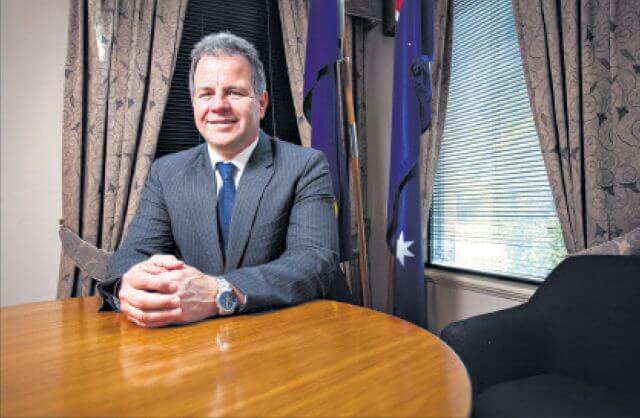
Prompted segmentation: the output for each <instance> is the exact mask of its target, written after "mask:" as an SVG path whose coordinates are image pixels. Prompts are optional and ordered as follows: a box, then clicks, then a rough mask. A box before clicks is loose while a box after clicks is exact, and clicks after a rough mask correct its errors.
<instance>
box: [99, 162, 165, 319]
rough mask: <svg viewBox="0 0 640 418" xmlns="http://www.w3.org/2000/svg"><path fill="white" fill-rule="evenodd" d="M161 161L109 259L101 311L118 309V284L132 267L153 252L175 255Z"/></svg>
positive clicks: (156, 166)
mask: <svg viewBox="0 0 640 418" xmlns="http://www.w3.org/2000/svg"><path fill="white" fill-rule="evenodd" d="M158 170H159V167H158V162H156V163H154V164H153V165H152V167H151V171H150V172H149V176H148V178H147V181H146V182H145V186H144V189H143V191H142V195H141V197H140V205H139V206H138V211H137V213H136V215H135V217H134V219H133V221H132V222H131V224H130V225H129V229H128V231H127V235H126V236H125V239H124V241H123V243H122V245H121V246H120V248H119V249H118V250H117V251H116V252H115V254H114V255H113V256H112V257H111V260H110V261H109V265H108V267H107V279H106V280H105V281H104V282H102V283H100V284H99V285H98V292H99V293H100V295H101V296H102V297H103V305H102V307H101V308H100V309H101V310H118V309H119V301H118V299H117V294H116V291H117V286H118V284H119V282H120V278H121V277H122V275H123V274H124V273H126V272H127V271H128V270H129V269H130V268H131V267H132V266H134V265H135V264H138V263H140V262H142V261H144V260H147V259H148V258H149V257H151V256H152V255H154V254H174V253H175V243H174V241H173V236H172V234H171V223H170V219H169V214H168V211H167V208H166V206H165V202H164V197H163V192H162V186H161V183H160V180H159V176H158Z"/></svg>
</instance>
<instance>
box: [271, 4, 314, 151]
mask: <svg viewBox="0 0 640 418" xmlns="http://www.w3.org/2000/svg"><path fill="white" fill-rule="evenodd" d="M278 9H279V11H280V24H281V25H282V41H283V43H284V53H285V56H286V59H287V71H288V73H289V83H290V84H291V97H292V98H293V107H294V108H295V112H296V121H297V122H298V133H299V134H300V141H301V142H302V145H304V146H305V147H308V146H310V145H311V125H309V122H307V119H306V118H305V117H304V112H303V110H302V99H303V97H302V90H303V87H304V59H305V53H306V50H307V42H306V41H307V25H308V22H309V12H308V9H307V1H306V0H278Z"/></svg>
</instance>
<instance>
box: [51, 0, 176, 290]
mask: <svg viewBox="0 0 640 418" xmlns="http://www.w3.org/2000/svg"><path fill="white" fill-rule="evenodd" d="M186 4H187V1H186V0H71V3H70V7H69V10H70V12H69V37H68V48H67V60H66V68H65V91H64V121H63V157H62V159H63V161H62V170H63V185H62V194H63V203H62V204H63V217H64V219H63V221H62V222H63V223H64V225H65V226H66V227H68V228H69V229H71V230H72V231H74V232H75V233H77V234H78V235H79V236H80V237H82V238H83V239H84V240H85V241H86V242H88V243H90V244H93V245H96V246H97V247H99V248H102V249H104V250H107V251H113V250H114V249H115V247H116V246H117V244H118V243H119V242H120V240H121V238H122V236H123V234H124V232H125V230H126V226H127V225H128V223H129V222H130V220H131V218H132V216H133V214H134V213H135V210H136V208H137V205H138V200H139V197H140V192H141V189H142V185H143V183H144V180H145V178H146V176H147V174H148V171H149V169H150V166H151V163H152V162H153V158H154V155H155V149H156V144H157V139H158V133H159V130H160V125H161V123H162V115H163V111H164V108H165V104H166V101H167V97H168V93H169V87H170V84H171V78H172V75H173V68H174V65H175V60H176V56H177V52H178V47H179V45H180V37H181V34H182V24H183V19H184V13H185V10H186ZM93 293H94V283H93V280H91V279H90V278H88V277H87V276H86V275H83V274H80V273H79V272H78V270H77V269H76V268H75V265H74V263H73V261H72V260H71V258H70V257H69V256H68V255H67V254H65V253H64V252H63V253H62V257H61V262H60V276H59V284H58V298H65V297H70V296H85V295H91V294H93Z"/></svg>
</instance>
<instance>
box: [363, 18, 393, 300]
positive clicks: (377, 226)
mask: <svg viewBox="0 0 640 418" xmlns="http://www.w3.org/2000/svg"><path fill="white" fill-rule="evenodd" d="M393 42H394V38H392V37H389V36H384V35H383V34H382V25H380V24H379V25H377V26H376V27H374V28H373V29H372V30H370V31H369V33H368V34H367V41H366V45H365V68H366V70H365V71H366V75H365V82H366V86H365V89H366V106H367V107H366V111H367V199H368V201H367V203H368V205H369V215H370V217H371V235H370V237H369V247H368V250H369V263H370V266H369V275H370V277H369V280H370V281H371V296H372V301H373V307H374V308H375V309H378V310H383V308H384V299H385V292H386V288H385V276H386V274H387V247H386V244H385V234H386V225H387V196H388V194H389V152H390V150H391V143H390V141H389V138H390V135H391V94H392V87H393V86H392V84H393V83H392V80H393Z"/></svg>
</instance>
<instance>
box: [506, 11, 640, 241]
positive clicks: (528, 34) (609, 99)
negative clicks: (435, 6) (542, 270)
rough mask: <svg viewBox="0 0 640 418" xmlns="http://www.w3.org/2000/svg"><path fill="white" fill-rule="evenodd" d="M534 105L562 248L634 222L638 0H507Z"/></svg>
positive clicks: (639, 118)
mask: <svg viewBox="0 0 640 418" xmlns="http://www.w3.org/2000/svg"><path fill="white" fill-rule="evenodd" d="M512 2H513V10H514V17H515V22H516V31H517V32H518V41H519V43H520V52H521V57H522V64H523V67H524V74H525V79H526V83H527V88H528V92H529V100H530V103H531V109H532V112H533V117H534V121H535V125H536V129H537V132H538V137H539V140H540V145H541V148H542V154H543V158H544V162H545V166H546V169H547V174H548V177H549V182H550V184H551V190H552V193H553V198H554V203H555V205H556V209H557V212H558V217H559V219H560V225H561V228H562V233H563V237H564V241H565V244H566V247H567V251H568V252H569V253H574V252H576V251H580V250H583V249H585V248H588V247H591V246H594V245H597V244H599V243H602V242H605V241H609V240H611V239H614V238H616V237H618V236H621V235H622V234H624V233H626V232H629V231H631V230H633V229H634V228H636V227H637V226H639V225H640V87H639V86H640V49H638V45H640V21H638V18H637V17H638V15H637V12H638V2H637V0H584V1H582V2H575V1H569V0H559V1H549V0H535V1H533V0H512Z"/></svg>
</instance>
